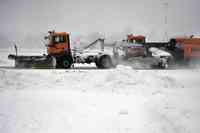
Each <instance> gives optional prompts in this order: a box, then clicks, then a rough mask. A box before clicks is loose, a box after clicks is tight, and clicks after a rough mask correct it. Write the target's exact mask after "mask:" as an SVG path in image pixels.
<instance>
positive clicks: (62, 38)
mask: <svg viewBox="0 0 200 133" xmlns="http://www.w3.org/2000/svg"><path fill="white" fill-rule="evenodd" d="M52 39H53V40H52V41H53V43H65V42H66V37H65V36H53V38H52Z"/></svg>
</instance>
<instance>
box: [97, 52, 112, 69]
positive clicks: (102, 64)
mask: <svg viewBox="0 0 200 133" xmlns="http://www.w3.org/2000/svg"><path fill="white" fill-rule="evenodd" d="M96 65H97V67H98V68H103V69H106V68H111V67H112V61H111V58H110V56H108V55H103V56H101V57H100V58H99V61H98V63H96Z"/></svg>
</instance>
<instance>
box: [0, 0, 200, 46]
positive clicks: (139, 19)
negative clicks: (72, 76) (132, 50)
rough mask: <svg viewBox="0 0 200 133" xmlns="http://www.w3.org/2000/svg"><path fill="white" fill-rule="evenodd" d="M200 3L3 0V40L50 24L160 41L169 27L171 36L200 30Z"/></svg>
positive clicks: (193, 0)
mask: <svg viewBox="0 0 200 133" xmlns="http://www.w3.org/2000/svg"><path fill="white" fill-rule="evenodd" d="M166 2H167V3H168V9H166V6H164V3H166ZM199 5H200V1H199V0H1V1H0V18H1V22H0V23H1V25H0V29H1V31H0V35H1V37H0V40H1V41H2V40H4V39H5V38H9V39H11V40H12V39H14V40H20V39H21V40H22V39H23V38H25V37H26V38H27V36H29V35H31V36H40V35H41V33H45V32H46V31H48V30H51V29H55V30H57V31H67V32H70V33H71V34H72V35H74V36H76V35H88V34H93V33H94V32H99V33H101V34H103V35H105V36H106V37H107V38H112V37H113V36H115V37H116V38H117V37H121V36H122V35H125V34H127V33H134V34H144V35H146V36H147V38H148V40H162V39H163V38H164V31H166V29H167V32H168V36H169V37H170V36H174V35H190V34H196V35H198V34H200V32H199V24H200V16H199V12H200V9H199ZM165 16H167V18H168V22H167V25H165V23H164V17H165ZM120 35H121V36H120ZM8 36H9V37H8ZM118 39H119V40H120V39H121V38H118ZM0 45H2V43H1V44H0Z"/></svg>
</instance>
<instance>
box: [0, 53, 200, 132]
mask: <svg viewBox="0 0 200 133" xmlns="http://www.w3.org/2000/svg"><path fill="white" fill-rule="evenodd" d="M11 51H12V50H1V51H0V133H55V132H58V133H198V132H199V130H200V127H199V122H200V104H199V101H200V90H199V89H200V69H192V70H183V69H181V70H135V69H132V67H129V66H124V65H119V66H118V67H117V68H116V69H109V70H98V69H96V68H95V67H94V65H93V66H90V67H85V66H83V67H82V66H79V67H77V68H76V69H70V70H55V69H50V70H47V69H44V70H40V69H27V70H26V69H13V68H12V67H11V66H12V65H13V62H12V61H8V60H7V55H8V54H9V53H10V52H11ZM31 52H33V51H31Z"/></svg>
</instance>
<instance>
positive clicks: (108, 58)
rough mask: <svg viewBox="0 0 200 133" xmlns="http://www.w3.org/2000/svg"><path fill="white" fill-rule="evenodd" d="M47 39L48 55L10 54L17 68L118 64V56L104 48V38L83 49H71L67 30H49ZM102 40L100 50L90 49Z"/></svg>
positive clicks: (102, 66)
mask: <svg viewBox="0 0 200 133" xmlns="http://www.w3.org/2000/svg"><path fill="white" fill-rule="evenodd" d="M48 33H49V34H48V36H46V37H45V39H46V40H47V41H48V44H47V45H46V46H47V55H41V56H27V55H18V53H17V48H16V47H15V50H16V54H15V55H13V54H12V55H9V56H8V58H9V59H13V60H15V67H17V68H66V69H67V68H71V66H72V64H73V63H95V64H96V66H97V68H102V69H106V68H112V67H115V66H116V65H117V56H115V54H113V52H106V51H105V50H104V39H97V40H96V41H94V42H93V43H91V44H90V45H88V46H87V47H85V48H84V49H82V50H77V49H71V46H70V40H69V34H68V33H66V32H55V31H49V32H48ZM97 42H100V45H101V49H100V50H95V51H94V50H88V49H89V48H90V47H91V46H93V45H95V44H96V43H97Z"/></svg>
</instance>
